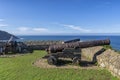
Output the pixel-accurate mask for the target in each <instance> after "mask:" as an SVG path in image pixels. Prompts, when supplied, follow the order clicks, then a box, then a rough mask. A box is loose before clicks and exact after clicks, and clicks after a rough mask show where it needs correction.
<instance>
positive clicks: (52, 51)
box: [43, 39, 110, 64]
mask: <svg viewBox="0 0 120 80" xmlns="http://www.w3.org/2000/svg"><path fill="white" fill-rule="evenodd" d="M109 44H110V40H109V39H105V40H93V41H84V42H78V41H77V42H71V43H64V44H59V45H51V46H49V48H48V49H47V53H48V54H47V55H46V56H44V57H43V58H47V61H48V64H57V61H58V58H71V59H72V62H73V64H79V63H80V61H81V48H88V47H94V46H102V45H109Z"/></svg>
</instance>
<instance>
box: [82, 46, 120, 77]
mask: <svg viewBox="0 0 120 80" xmlns="http://www.w3.org/2000/svg"><path fill="white" fill-rule="evenodd" d="M102 48H103V47H101V46H98V47H91V48H85V49H82V55H83V56H85V57H87V58H89V59H90V60H91V61H92V60H93V57H94V56H96V55H95V54H96V53H97V52H99V51H100V50H101V49H102ZM96 59H97V62H98V65H99V66H100V67H103V68H106V69H108V70H109V71H110V72H111V73H112V74H113V75H114V76H117V77H119V78H120V54H118V53H117V52H115V51H114V50H111V49H108V50H106V51H104V52H102V53H101V54H99V55H97V56H96Z"/></svg>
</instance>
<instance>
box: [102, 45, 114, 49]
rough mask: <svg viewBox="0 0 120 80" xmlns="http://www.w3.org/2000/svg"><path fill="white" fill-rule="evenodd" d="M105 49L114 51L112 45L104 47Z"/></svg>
mask: <svg viewBox="0 0 120 80" xmlns="http://www.w3.org/2000/svg"><path fill="white" fill-rule="evenodd" d="M103 47H104V48H105V49H113V48H112V46H110V45H104V46H103Z"/></svg>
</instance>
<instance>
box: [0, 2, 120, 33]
mask: <svg viewBox="0 0 120 80" xmlns="http://www.w3.org/2000/svg"><path fill="white" fill-rule="evenodd" d="M0 30H4V31H7V32H10V33H13V34H16V35H63V34H66V35H67V34H71V35H72V34H106V33H111V34H115V33H116V34H117V33H120V0H0Z"/></svg>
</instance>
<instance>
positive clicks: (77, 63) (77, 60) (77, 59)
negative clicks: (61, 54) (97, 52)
mask: <svg viewBox="0 0 120 80" xmlns="http://www.w3.org/2000/svg"><path fill="white" fill-rule="evenodd" d="M80 60H81V58H80V57H77V56H75V57H74V58H73V60H72V63H73V64H76V65H79V64H80Z"/></svg>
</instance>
